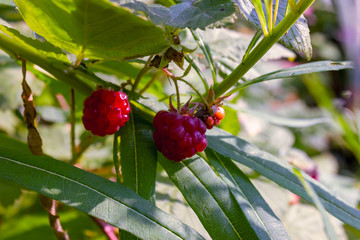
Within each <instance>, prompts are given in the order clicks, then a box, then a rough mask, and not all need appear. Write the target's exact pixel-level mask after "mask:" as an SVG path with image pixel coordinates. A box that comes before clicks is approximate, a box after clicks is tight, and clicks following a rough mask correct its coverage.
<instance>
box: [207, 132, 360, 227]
mask: <svg viewBox="0 0 360 240" xmlns="http://www.w3.org/2000/svg"><path fill="white" fill-rule="evenodd" d="M207 140H208V147H210V148H211V149H213V150H214V151H216V152H218V153H220V154H221V155H224V156H226V157H229V158H231V159H233V160H235V161H237V162H239V163H241V164H244V165H245V166H247V167H249V168H252V169H253V170H255V171H257V172H258V173H260V174H262V175H263V176H265V177H267V178H269V179H271V180H272V181H274V182H276V183H277V184H279V185H280V186H283V187H284V188H286V189H288V190H290V191H292V192H294V193H295V194H297V195H299V196H300V197H302V198H304V199H306V200H308V201H311V198H310V197H309V195H308V194H307V192H306V190H305V189H304V188H303V186H302V185H301V183H300V182H299V180H298V178H297V177H296V176H295V175H294V174H293V173H292V168H291V167H290V166H289V164H288V163H286V162H285V161H282V160H280V159H277V158H276V157H274V156H273V155H271V154H269V153H266V152H263V151H261V150H259V149H258V148H256V147H255V146H253V145H251V144H250V143H248V142H246V141H244V140H243V139H240V138H238V137H236V136H233V135H231V134H229V133H227V132H225V131H223V130H220V129H218V128H213V129H212V130H211V131H208V132H207ZM304 177H305V179H306V180H307V181H308V182H309V183H310V184H311V186H312V187H313V188H314V190H315V192H316V193H317V195H318V196H319V198H320V200H321V202H322V204H323V205H324V207H325V208H326V210H327V211H328V212H329V213H331V214H333V215H334V216H335V217H337V218H338V219H340V220H341V221H343V222H345V223H348V224H349V225H352V226H354V227H357V228H360V211H359V210H357V209H355V208H353V207H351V206H349V205H348V204H347V203H346V202H344V201H343V200H341V199H339V198H338V197H336V196H335V195H334V194H333V193H332V192H330V191H329V190H328V189H327V188H326V187H325V186H323V185H322V184H321V183H319V182H318V181H315V180H313V179H312V178H311V177H309V176H304Z"/></svg>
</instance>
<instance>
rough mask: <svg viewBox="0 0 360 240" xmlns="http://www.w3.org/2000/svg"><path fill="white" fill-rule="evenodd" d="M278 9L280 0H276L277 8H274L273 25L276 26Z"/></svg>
mask: <svg viewBox="0 0 360 240" xmlns="http://www.w3.org/2000/svg"><path fill="white" fill-rule="evenodd" d="M278 9H279V0H276V2H275V9H274V18H273V27H275V26H276V18H277V13H278Z"/></svg>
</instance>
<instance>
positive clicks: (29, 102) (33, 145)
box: [21, 60, 43, 155]
mask: <svg viewBox="0 0 360 240" xmlns="http://www.w3.org/2000/svg"><path fill="white" fill-rule="evenodd" d="M22 73H23V81H22V83H21V85H22V89H23V92H22V94H21V98H22V100H23V103H24V108H25V109H24V122H25V123H26V124H27V128H28V137H27V141H28V146H29V148H30V151H31V152H32V153H33V154H34V155H42V154H43V151H42V148H41V146H42V140H41V137H40V134H39V132H38V131H37V129H36V127H35V123H34V120H35V117H36V109H35V105H34V101H33V97H32V91H31V88H30V87H29V85H28V84H27V82H26V61H25V60H22Z"/></svg>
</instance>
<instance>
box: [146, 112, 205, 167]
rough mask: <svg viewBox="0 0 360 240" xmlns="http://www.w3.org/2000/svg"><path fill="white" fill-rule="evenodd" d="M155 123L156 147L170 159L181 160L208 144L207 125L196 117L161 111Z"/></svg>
mask: <svg viewBox="0 0 360 240" xmlns="http://www.w3.org/2000/svg"><path fill="white" fill-rule="evenodd" d="M153 125H154V128H155V131H154V134H153V138H154V141H155V145H156V148H157V150H159V152H161V153H162V154H163V155H164V156H165V157H166V158H168V159H170V160H173V161H176V162H180V161H181V160H183V159H185V158H188V157H191V156H193V155H195V154H196V153H197V152H202V151H204V149H205V148H206V146H207V140H206V136H205V132H206V125H205V124H204V123H203V122H202V121H201V120H200V119H198V118H196V117H193V116H189V115H181V114H179V113H177V112H167V111H160V112H158V113H157V114H156V116H155V117H154V120H153Z"/></svg>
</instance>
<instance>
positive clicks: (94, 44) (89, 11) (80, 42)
mask: <svg viewBox="0 0 360 240" xmlns="http://www.w3.org/2000/svg"><path fill="white" fill-rule="evenodd" d="M15 3H16V5H17V6H18V8H19V11H20V13H21V15H22V16H23V18H24V20H25V22H26V23H27V24H28V25H29V27H30V28H31V29H32V30H34V31H35V32H36V33H37V34H39V35H41V36H43V37H44V38H45V39H46V40H47V41H49V42H51V43H53V44H54V45H56V46H58V47H60V48H62V49H64V50H67V51H68V52H71V53H74V54H75V55H76V56H77V58H78V60H79V59H80V60H81V59H82V58H84V57H86V58H92V59H130V58H136V57H141V56H147V55H151V54H155V53H158V52H161V51H162V50H164V49H165V48H167V47H168V45H169V44H168V42H167V41H166V38H165V34H164V31H163V30H162V29H161V28H158V27H156V26H155V25H154V24H153V23H151V22H149V21H145V20H143V19H141V18H140V17H137V16H135V15H133V14H131V13H130V12H129V11H128V10H126V9H125V8H120V7H117V6H115V5H113V4H112V3H110V2H109V1H107V0H64V1H55V0H38V1H21V0H15Z"/></svg>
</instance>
